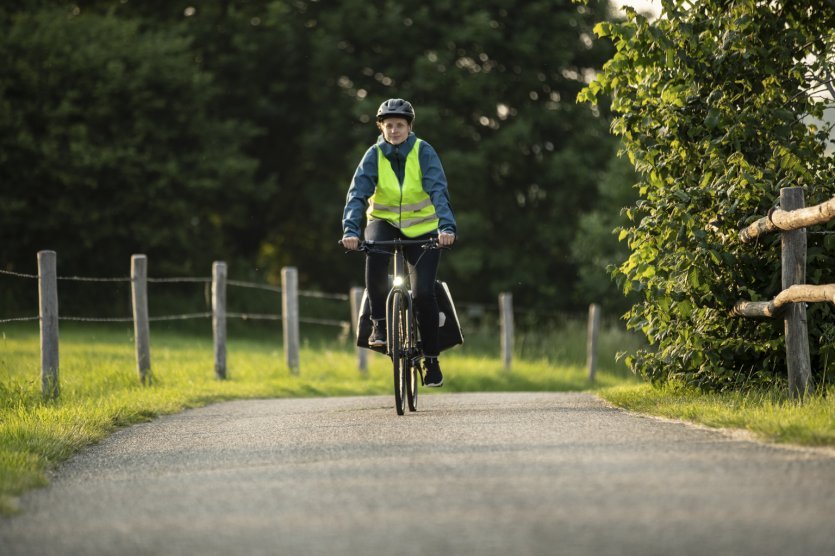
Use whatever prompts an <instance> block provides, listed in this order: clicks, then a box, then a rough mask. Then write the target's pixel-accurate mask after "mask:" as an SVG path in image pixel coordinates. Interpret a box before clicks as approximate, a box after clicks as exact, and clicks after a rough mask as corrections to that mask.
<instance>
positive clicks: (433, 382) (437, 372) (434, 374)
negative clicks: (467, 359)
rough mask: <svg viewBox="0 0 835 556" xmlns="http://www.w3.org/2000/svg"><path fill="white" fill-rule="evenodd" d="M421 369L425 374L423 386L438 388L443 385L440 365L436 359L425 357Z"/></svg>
mask: <svg viewBox="0 0 835 556" xmlns="http://www.w3.org/2000/svg"><path fill="white" fill-rule="evenodd" d="M423 368H424V369H426V374H425V375H424V377H423V385H424V386H426V387H427V388H440V387H441V386H443V385H444V375H443V373H441V365H440V364H438V358H437V357H427V358H426V359H424V360H423Z"/></svg>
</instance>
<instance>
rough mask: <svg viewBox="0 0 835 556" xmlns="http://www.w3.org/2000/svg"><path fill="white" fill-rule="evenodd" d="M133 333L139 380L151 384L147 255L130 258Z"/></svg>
mask: <svg viewBox="0 0 835 556" xmlns="http://www.w3.org/2000/svg"><path fill="white" fill-rule="evenodd" d="M130 279H131V301H132V303H133V335H134V339H135V342H136V370H137V371H138V372H139V382H141V383H142V384H151V329H150V324H149V321H148V257H146V256H145V255H133V256H132V257H131V258H130Z"/></svg>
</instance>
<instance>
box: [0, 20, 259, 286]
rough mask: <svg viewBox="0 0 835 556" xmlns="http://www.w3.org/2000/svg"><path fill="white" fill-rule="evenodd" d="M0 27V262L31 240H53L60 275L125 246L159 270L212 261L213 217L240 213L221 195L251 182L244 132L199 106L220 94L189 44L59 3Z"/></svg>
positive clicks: (219, 235)
mask: <svg viewBox="0 0 835 556" xmlns="http://www.w3.org/2000/svg"><path fill="white" fill-rule="evenodd" d="M7 30H8V33H4V34H3V36H2V38H1V39H0V183H2V184H3V185H2V188H0V227H1V228H0V230H2V237H3V238H4V245H3V258H4V259H5V261H4V263H6V264H8V263H10V262H12V263H18V264H19V265H20V267H22V268H24V269H26V270H29V269H30V268H31V261H34V252H35V250H37V249H45V248H54V249H58V250H59V251H60V253H61V260H62V269H63V270H64V271H67V272H75V271H84V272H87V273H90V272H91V270H90V269H96V271H95V272H97V273H99V274H108V273H113V272H122V273H124V271H126V267H127V262H126V261H127V258H128V257H129V256H130V254H131V253H135V252H144V253H148V254H149V256H151V257H155V256H156V260H157V261H158V263H161V264H158V266H157V269H158V270H159V271H162V272H165V271H166V265H168V270H172V269H174V268H176V269H177V270H178V271H187V272H192V271H193V270H194V268H195V267H197V266H198V265H199V266H204V265H206V264H210V263H211V260H210V259H207V257H208V255H209V254H210V253H212V252H222V251H223V250H224V249H225V242H226V239H225V237H224V231H225V230H224V225H223V224H224V222H225V221H226V220H227V219H228V218H234V217H238V218H244V217H245V215H244V214H237V215H235V210H236V204H235V203H234V202H230V201H234V200H235V199H233V198H230V195H229V194H230V192H231V191H232V190H233V189H234V190H235V191H236V192H240V191H241V190H242V189H246V188H247V187H252V185H251V184H253V183H254V179H253V172H254V169H255V161H254V160H253V159H251V158H248V157H246V156H244V155H242V154H241V152H240V145H241V144H242V143H243V142H245V141H246V140H247V139H248V137H249V136H251V134H252V130H251V129H250V128H249V127H248V126H247V125H244V124H241V123H238V122H236V121H234V120H231V119H222V118H216V117H214V116H212V114H211V113H210V111H211V106H212V103H213V99H214V97H215V96H216V95H217V94H218V91H217V88H216V84H215V83H214V82H213V80H212V76H211V75H210V74H208V73H206V72H202V71H200V70H199V68H197V67H196V66H195V65H194V64H193V62H192V55H191V44H190V41H189V40H188V39H187V38H185V37H181V36H176V35H172V34H169V33H165V32H157V31H152V30H142V29H141V28H140V25H139V22H137V21H127V20H122V19H117V18H113V17H106V16H98V15H92V14H88V15H85V16H84V17H81V16H79V15H77V14H74V13H73V12H71V11H69V10H67V9H65V8H57V9H54V8H46V9H44V10H40V11H37V12H35V13H32V14H26V13H21V14H18V15H16V16H14V18H13V21H12V24H10V25H9V26H8V27H7ZM230 211H231V214H230ZM7 238H8V240H7ZM25 262H29V263H30V264H25ZM24 265H25V266H24Z"/></svg>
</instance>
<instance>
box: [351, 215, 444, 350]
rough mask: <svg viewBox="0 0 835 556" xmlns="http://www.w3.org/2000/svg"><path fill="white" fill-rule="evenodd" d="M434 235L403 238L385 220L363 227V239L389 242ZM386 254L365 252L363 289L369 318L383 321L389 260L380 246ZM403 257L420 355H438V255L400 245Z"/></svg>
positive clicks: (430, 251)
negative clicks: (417, 331) (364, 289)
mask: <svg viewBox="0 0 835 556" xmlns="http://www.w3.org/2000/svg"><path fill="white" fill-rule="evenodd" d="M436 235H438V234H437V232H431V233H428V234H425V235H422V236H419V237H416V238H409V237H406V236H404V235H403V234H402V233H401V232H400V230H398V229H397V228H395V227H394V226H392V225H391V224H389V223H388V222H386V221H385V220H372V221H371V222H369V223H368V226H366V227H365V239H366V240H375V241H391V240H393V239H397V238H400V239H427V238H430V237H434V236H436ZM379 249H381V250H386V251H389V253H388V254H382V253H368V254H367V256H366V259H365V287H366V289H368V301H369V303H370V304H371V318H372V319H375V320H379V319H385V318H386V297H387V296H388V292H389V285H388V275H389V263H390V261H391V250H392V248H391V247H380V248H379ZM403 256H404V258H405V259H406V262H407V263H408V264H407V266H408V269H409V284H411V289H412V295H413V296H414V299H415V305H414V306H415V313H416V316H417V319H418V328H419V329H420V337H421V339H422V340H423V352H424V354H426V355H428V356H437V355H438V300H437V299H436V298H435V278H436V276H437V273H438V263H440V261H441V252H440V250H438V249H423V248H421V246H419V245H404V246H403Z"/></svg>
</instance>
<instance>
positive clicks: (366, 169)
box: [342, 133, 456, 237]
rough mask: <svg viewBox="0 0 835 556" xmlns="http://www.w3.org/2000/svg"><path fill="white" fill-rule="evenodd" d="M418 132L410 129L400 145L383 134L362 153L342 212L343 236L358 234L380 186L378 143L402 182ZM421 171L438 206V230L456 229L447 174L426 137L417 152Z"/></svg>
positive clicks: (428, 190)
mask: <svg viewBox="0 0 835 556" xmlns="http://www.w3.org/2000/svg"><path fill="white" fill-rule="evenodd" d="M416 141H417V136H415V134H414V133H409V137H408V138H407V139H406V140H405V141H404V142H403V143H401V144H400V145H392V144H391V143H387V142H386V140H385V139H383V136H382V135H380V137H378V138H377V143H376V144H375V145H372V146H371V147H370V148H369V149H368V150H367V151H366V152H365V156H363V157H362V161H361V162H360V164H359V166H357V171H356V172H354V177H353V179H352V180H351V187H349V188H348V196H347V198H346V200H345V211H344V212H343V213H342V235H343V237H359V236H360V227H361V226H362V219H363V217H364V216H365V209H366V207H367V206H368V198H369V197H371V196H372V195H373V194H374V190H375V189H376V188H377V176H378V174H377V147H380V149H382V151H383V155H385V157H386V158H387V159H388V160H389V161H390V162H391V167H392V169H393V170H394V173H395V175H397V178H398V179H399V180H400V183H401V184H402V183H403V176H404V174H405V172H406V157H407V156H408V154H409V153H410V152H411V150H412V148H413V147H414V146H415V142H416ZM418 155H419V156H418V160H419V162H420V171H421V174H422V175H423V190H424V191H426V194H427V195H429V198H430V199H432V204H433V205H434V206H435V214H437V215H438V230H439V231H442V232H449V233H453V234H454V233H456V227H455V216H454V215H453V214H452V208H451V207H450V206H449V189H448V187H447V181H446V175H445V174H444V169H443V167H442V166H441V159H440V158H438V153H436V152H435V149H433V148H432V145H430V144H429V143H427V142H426V141H423V142H422V144H421V146H420V152H419V153H418Z"/></svg>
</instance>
